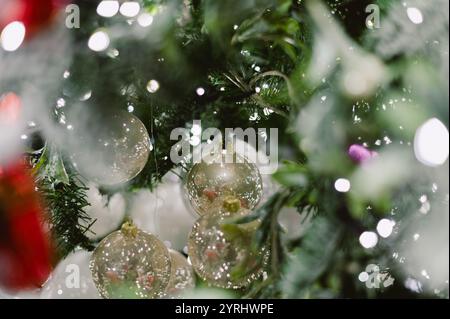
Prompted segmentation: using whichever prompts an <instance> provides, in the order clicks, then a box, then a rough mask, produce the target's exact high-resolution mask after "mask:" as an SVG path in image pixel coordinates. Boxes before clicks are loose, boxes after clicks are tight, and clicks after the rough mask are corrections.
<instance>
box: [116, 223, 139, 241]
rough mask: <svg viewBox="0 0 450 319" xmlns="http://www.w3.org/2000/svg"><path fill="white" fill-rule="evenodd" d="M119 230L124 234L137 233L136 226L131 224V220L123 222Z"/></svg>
mask: <svg viewBox="0 0 450 319" xmlns="http://www.w3.org/2000/svg"><path fill="white" fill-rule="evenodd" d="M120 231H121V232H122V233H123V234H125V235H126V236H130V237H136V235H137V233H138V228H137V227H136V225H135V224H133V221H131V220H128V221H126V222H125V223H123V225H122V227H121V229H120Z"/></svg>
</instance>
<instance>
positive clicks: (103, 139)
mask: <svg viewBox="0 0 450 319" xmlns="http://www.w3.org/2000/svg"><path fill="white" fill-rule="evenodd" d="M73 117H76V119H75V120H74V121H75V124H72V127H71V130H72V132H70V133H71V134H70V136H69V139H68V140H69V143H70V148H69V149H70V158H71V160H72V163H73V165H74V166H75V168H76V169H77V170H78V171H79V173H80V174H81V175H82V176H84V177H85V178H86V179H88V180H90V181H93V182H95V183H97V184H100V185H104V186H111V185H117V184H122V183H126V182H128V181H130V180H131V179H133V178H134V177H136V176H137V175H138V174H139V173H140V172H141V171H142V169H143V168H144V166H145V165H146V163H147V161H148V157H149V153H150V150H151V146H150V137H149V135H148V132H147V129H146V128H145V126H144V124H143V123H142V122H141V121H140V120H139V119H138V118H137V117H136V116H134V115H133V114H130V113H127V112H118V113H113V114H111V115H108V116H106V117H105V118H104V119H102V121H101V123H99V122H98V121H97V122H95V121H94V119H98V117H94V118H93V119H79V120H78V117H79V116H78V114H77V115H76V116H73Z"/></svg>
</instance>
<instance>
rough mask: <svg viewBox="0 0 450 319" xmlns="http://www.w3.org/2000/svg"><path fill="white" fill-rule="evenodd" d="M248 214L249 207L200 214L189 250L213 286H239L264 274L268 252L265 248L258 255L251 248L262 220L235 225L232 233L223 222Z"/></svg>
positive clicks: (193, 260)
mask: <svg viewBox="0 0 450 319" xmlns="http://www.w3.org/2000/svg"><path fill="white" fill-rule="evenodd" d="M246 214H248V210H246V209H241V210H240V211H239V212H237V213H229V212H226V211H224V210H223V209H220V210H217V211H216V212H214V213H211V214H208V215H204V216H202V217H200V219H199V220H198V221H197V222H196V223H195V225H194V227H193V229H192V231H191V234H190V235H189V241H188V252H189V258H190V260H191V262H192V266H193V267H194V269H195V271H196V272H197V274H198V275H199V276H200V277H201V278H203V279H204V280H206V281H208V282H209V283H210V284H211V285H213V286H217V287H221V288H234V289H238V288H241V287H244V286H247V285H249V284H250V283H251V282H252V281H254V280H255V279H257V278H258V277H259V276H260V275H261V274H262V264H263V263H265V262H266V261H267V251H266V250H265V249H262V250H261V251H259V252H258V253H257V254H255V253H253V252H252V250H251V249H250V245H251V242H252V237H253V235H254V233H255V231H256V229H257V228H258V226H259V221H255V222H251V223H248V224H243V225H233V230H232V231H231V232H225V231H224V230H223V228H222V225H221V224H222V223H224V222H225V221H226V220H227V219H229V218H230V217H236V216H244V215H246Z"/></svg>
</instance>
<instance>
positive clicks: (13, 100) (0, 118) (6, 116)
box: [0, 0, 22, 127]
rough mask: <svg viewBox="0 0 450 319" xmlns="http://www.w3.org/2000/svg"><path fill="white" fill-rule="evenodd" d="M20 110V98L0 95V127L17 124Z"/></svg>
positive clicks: (7, 94)
mask: <svg viewBox="0 0 450 319" xmlns="http://www.w3.org/2000/svg"><path fill="white" fill-rule="evenodd" d="M0 1H1V0H0ZM21 109H22V103H21V101H20V97H18V96H17V95H16V94H15V93H12V92H10V93H6V94H4V95H0V127H1V126H2V125H5V126H6V125H9V124H13V123H15V122H17V120H18V119H19V117H20V112H21Z"/></svg>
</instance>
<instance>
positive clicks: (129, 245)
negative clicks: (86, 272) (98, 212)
mask: <svg viewBox="0 0 450 319" xmlns="http://www.w3.org/2000/svg"><path fill="white" fill-rule="evenodd" d="M170 264H171V263H170V255H169V251H168V250H167V248H166V246H165V245H164V244H163V243H162V242H161V241H160V240H158V239H157V238H156V237H155V236H153V235H150V234H147V233H145V232H143V231H140V230H137V232H136V233H135V234H128V233H127V232H125V231H123V230H120V231H116V232H114V233H112V234H110V235H109V236H107V237H106V238H105V239H103V240H102V241H101V242H100V244H99V245H98V247H97V248H96V249H95V251H94V253H93V255H92V259H91V262H90V269H91V272H92V277H93V280H94V283H95V285H96V286H97V289H98V290H99V292H100V294H101V295H102V296H103V297H104V298H160V297H162V296H164V293H165V289H166V287H167V285H168V284H169V280H170V274H171V266H170Z"/></svg>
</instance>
